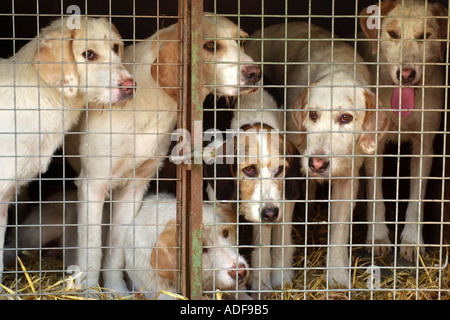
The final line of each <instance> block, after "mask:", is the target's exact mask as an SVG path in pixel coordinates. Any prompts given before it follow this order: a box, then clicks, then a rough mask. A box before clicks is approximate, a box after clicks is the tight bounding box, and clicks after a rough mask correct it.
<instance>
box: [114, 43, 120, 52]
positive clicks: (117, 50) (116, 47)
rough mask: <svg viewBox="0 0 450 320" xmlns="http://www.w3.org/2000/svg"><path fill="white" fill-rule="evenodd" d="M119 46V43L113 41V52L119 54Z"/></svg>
mask: <svg viewBox="0 0 450 320" xmlns="http://www.w3.org/2000/svg"><path fill="white" fill-rule="evenodd" d="M119 48H120V47H119V45H118V44H117V43H115V44H114V46H113V51H114V53H115V54H119Z"/></svg>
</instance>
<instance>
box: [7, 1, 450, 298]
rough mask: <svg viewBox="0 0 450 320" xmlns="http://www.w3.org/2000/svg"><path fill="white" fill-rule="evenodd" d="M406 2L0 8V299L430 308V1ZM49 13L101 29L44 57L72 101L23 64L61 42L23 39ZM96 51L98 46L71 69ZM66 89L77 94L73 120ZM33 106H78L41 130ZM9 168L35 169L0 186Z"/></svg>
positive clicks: (433, 125) (438, 257)
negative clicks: (98, 22) (50, 100)
mask: <svg viewBox="0 0 450 320" xmlns="http://www.w3.org/2000/svg"><path fill="white" fill-rule="evenodd" d="M415 3H416V2H414V1H412V0H399V1H396V2H394V1H389V0H384V1H373V0H372V1H370V0H355V1H339V0H323V1H322V0H320V1H311V0H305V1H293V0H290V1H289V0H285V1H282V2H280V1H272V0H270V1H269V0H258V1H240V0H233V1H217V0H202V1H197V0H192V1H184V0H183V1H182V0H179V1H174V0H169V1H159V0H155V1H141V0H133V1H116V0H104V1H96V2H88V1H82V0H72V1H63V0H55V1H46V2H45V3H44V2H42V1H34V0H11V1H8V2H5V3H4V4H3V6H2V8H1V9H0V10H1V11H0V24H1V26H2V28H0V30H1V31H0V32H1V34H0V41H1V46H0V50H1V55H0V56H1V57H2V58H5V60H1V62H2V63H1V64H0V69H1V70H4V74H3V76H2V77H4V78H5V79H6V80H0V91H1V92H3V93H4V95H3V96H5V97H6V98H5V100H8V99H9V101H8V102H4V103H3V102H0V110H1V111H2V113H3V114H4V115H5V117H4V119H6V121H5V122H0V123H3V125H2V126H3V128H2V130H1V132H0V137H1V136H3V137H4V140H3V141H12V144H13V145H14V147H13V149H12V150H13V151H12V152H11V154H8V152H9V151H8V149H6V148H5V151H4V152H3V151H0V153H1V155H2V158H3V159H4V160H5V162H4V165H3V166H4V168H7V165H6V164H7V161H8V160H9V161H13V162H12V163H13V165H12V168H13V169H8V170H10V171H11V172H13V175H12V176H13V178H9V177H8V176H7V175H5V176H2V177H1V180H2V181H3V182H5V185H6V184H7V183H9V184H11V185H13V187H12V189H11V190H12V191H11V192H12V193H11V192H10V194H14V196H11V195H10V194H7V192H5V194H4V195H2V199H1V201H2V203H3V205H2V208H8V224H7V228H6V227H5V228H4V229H6V235H5V248H4V250H3V253H2V254H3V255H4V262H5V267H4V271H3V280H2V282H1V286H2V289H3V292H2V294H1V298H2V299H12V300H15V299H23V300H26V299H36V298H39V299H65V300H70V299H90V298H94V299H134V300H138V299H154V298H164V299H167V298H175V299H177V298H179V299H182V298H186V297H188V298H191V299H200V298H204V297H205V296H206V297H207V298H209V299H243V298H248V297H251V298H254V299H258V300H259V299H275V300H322V299H350V300H376V299H384V300H386V299H389V300H390V299H394V300H403V299H405V300H406V299H416V300H421V299H434V300H445V299H448V296H449V287H448V284H449V279H448V277H449V268H448V245H447V242H448V236H449V235H448V230H447V228H448V212H447V211H448V209H447V208H446V206H448V205H447V202H448V198H449V196H448V190H447V189H448V186H447V184H448V182H447V180H448V178H447V176H448V171H447V170H448V169H447V168H448V164H446V162H447V160H446V159H447V150H446V145H447V139H446V133H447V122H448V121H447V115H446V107H447V92H448V55H447V52H448V24H447V22H448V13H447V8H448V1H445V0H440V1H426V0H425V1H422V2H421V1H418V3H420V5H417V6H416V7H419V8H420V9H417V8H416V9H415V11H414V10H412V11H411V10H410V7H411V6H413V4H415ZM373 5H377V7H373ZM371 6H372V7H371ZM369 8H371V9H369ZM377 8H379V9H377ZM424 8H425V9H424ZM377 10H379V11H377ZM378 14H379V16H378ZM389 14H391V16H388V15H389ZM62 17H66V19H69V20H70V22H71V23H75V24H76V23H79V25H78V26H76V27H75V28H72V29H70V30H73V29H75V30H78V29H80V30H81V29H83V28H84V26H88V22H87V20H86V17H89V18H105V19H104V28H105V30H107V32H105V33H100V27H98V28H91V29H89V30H88V31H89V32H88V31H85V32H86V33H85V34H82V35H80V36H79V38H77V41H79V43H81V45H80V46H81V47H82V49H80V50H81V51H80V53H81V55H80V54H79V56H78V57H75V60H71V61H67V60H66V58H65V57H66V56H65V55H64V54H65V53H67V52H66V50H67V48H69V50H71V48H70V47H67V46H63V48H62V50H61V49H60V50H59V53H60V56H61V57H64V58H61V57H58V58H59V60H56V63H55V61H51V62H53V63H54V64H55V65H60V66H62V71H61V70H60V71H59V74H58V75H57V77H56V78H57V79H58V80H61V79H64V76H65V74H66V72H69V71H70V68H71V67H72V66H75V67H76V68H78V70H79V72H80V74H84V76H83V77H85V78H86V79H87V80H85V78H83V79H81V76H80V82H79V83H78V84H76V85H73V86H72V85H71V84H70V83H64V81H63V82H62V83H61V82H60V83H58V84H52V83H49V82H48V79H47V78H44V77H43V75H42V74H43V73H44V72H45V67H46V66H47V65H51V62H48V61H47V62H45V61H40V60H39V58H40V57H41V55H42V54H45V50H42V48H43V46H45V45H46V43H47V44H48V43H49V42H50V43H51V41H56V42H58V41H59V42H64V41H67V39H66V37H67V38H69V41H74V37H76V36H74V32H72V33H69V35H66V33H64V32H63V31H64V30H65V29H64V28H66V27H68V25H66V26H64V25H63V23H60V24H58V25H57V28H56V29H55V30H56V31H59V35H58V36H55V35H54V34H52V36H50V37H49V36H48V34H47V33H46V32H45V31H43V28H45V27H47V26H48V25H50V23H51V21H53V20H57V19H59V18H62ZM77 19H78V20H77ZM365 19H366V20H365ZM377 19H378V20H377ZM66 21H67V20H64V23H66ZM367 21H368V22H367ZM378 21H381V24H380V25H377V23H378ZM386 21H390V22H391V23H390V24H388V23H385V22H386ZM411 21H413V22H411ZM367 23H370V24H371V25H370V28H369V24H367ZM174 24H176V25H175V26H173V25H174ZM364 25H365V26H367V28H364ZM386 25H387V26H388V27H386ZM412 26H413V27H414V28H413V27H412ZM386 28H387V29H386ZM364 29H366V30H364ZM412 29H414V30H413V31H411V30H412ZM83 30H84V29H83ZM102 30H103V29H102ZM116 30H117V33H118V34H120V36H121V38H122V41H123V44H124V47H125V49H121V48H116V47H115V45H116V44H120V41H119V40H117V38H116V37H115V36H114V34H115V33H116ZM258 30H262V31H261V32H259V33H258ZM241 31H242V32H241ZM61 32H63V33H62V34H61ZM411 34H413V36H412V37H411ZM36 36H37V37H40V38H39V40H40V42H36V38H35V37H36ZM371 36H372V38H371ZM408 37H410V38H408ZM33 41H35V42H34V43H40V44H39V45H36V44H35V47H36V48H37V47H38V49H36V51H37V53H36V56H34V55H31V56H30V57H31V58H28V59H25V60H23V58H22V57H23V55H21V54H20V53H21V52H23V51H21V50H23V48H26V46H27V45H28V46H31V45H29V44H30V43H33ZM97 43H103V44H104V47H107V48H108V49H107V50H106V53H103V52H94V53H95V58H96V59H95V61H90V60H89V54H90V52H91V51H92V50H91V47H90V46H91V45H95V44H97ZM393 44H395V46H396V47H395V49H392V47H393ZM389 45H390V46H391V47H389ZM100 47H101V46H99V48H100ZM52 48H53V47H52ZM101 48H103V47H101ZM367 48H369V49H367ZM430 48H431V49H430ZM371 49H373V51H372V54H371V55H369V54H368V55H367V56H364V53H367V52H369V53H370V52H371ZM53 50H54V51H55V52H58V49H56V50H55V49H54V48H53ZM96 50H97V49H96ZM98 50H101V49H98ZM121 50H124V55H123V51H121ZM364 50H365V51H364ZM367 50H368V51H367ZM389 50H390V51H389ZM433 50H434V51H433ZM74 52H75V51H74ZM102 54H103V56H104V60H102V57H103V56H102ZM388 54H390V56H387V57H386V55H388ZM121 55H122V56H123V58H122V60H121V61H118V60H117V59H116V60H114V58H115V57H116V56H121ZM368 56H370V57H371V59H368ZM411 56H413V58H411ZM7 57H12V58H11V60H6V58H7ZM82 58H83V59H82ZM36 59H37V60H36ZM302 59H303V60H302ZM346 59H347V60H346ZM408 59H410V60H408ZM411 59H412V60H411ZM58 62H59V64H58ZM1 65H4V66H6V67H5V68H3V69H2V67H1ZM121 65H123V66H124V67H125V68H126V69H127V70H128V72H129V75H130V77H132V78H133V80H130V79H128V80H127V81H128V82H126V81H125V80H124V78H126V76H124V75H123V74H122V78H120V76H118V75H117V74H116V73H120V70H119V71H117V70H118V69H120V66H121ZM21 66H24V67H27V66H28V67H29V68H30V69H35V70H36V71H35V73H34V74H31V73H29V74H27V75H24V73H22V72H21V69H20V68H21ZM93 66H97V67H98V68H102V67H103V68H104V70H103V71H101V72H103V73H100V76H99V77H97V74H96V72H97V69H95V68H94V67H93ZM395 67H398V69H394V68H395ZM6 68H10V69H8V70H7V69H6ZM105 70H106V71H105ZM236 70H238V71H236ZM243 70H244V71H243ZM391 70H394V71H391ZM41 71H42V74H41ZM441 71H442V77H437V79H438V80H436V74H437V72H441ZM327 72H328V73H327ZM389 72H390V73H389ZM318 74H319V75H320V76H317V75H318ZM36 75H37V78H38V79H41V80H38V81H37V82H36V81H34V79H31V78H33V77H36ZM327 75H329V76H330V77H329V78H326V76H327ZM26 77H28V79H26ZM23 78H25V79H23ZM97 79H98V80H97ZM117 79H119V80H117ZM148 79H153V80H151V81H150V80H148ZM324 79H325V80H327V79H328V80H329V82H326V81H324ZM386 79H387V80H386ZM430 79H431V80H430ZM328 80H327V81H328ZM82 81H85V82H84V83H82ZM95 81H99V82H95ZM114 81H115V82H114ZM130 81H133V82H130ZM346 81H347V82H346ZM70 88H77V89H78V91H80V92H81V91H83V96H82V98H80V99H79V100H80V101H78V107H77V108H76V109H77V110H75V111H73V110H71V109H70V108H71V103H72V102H71V100H70V95H66V94H65V91H64V90H66V89H70ZM27 89H29V90H32V91H33V90H34V91H33V92H35V94H36V95H37V98H36V99H37V100H33V99H30V100H23V99H22V98H23V97H22V95H21V94H20V92H21V91H22V90H27ZM94 89H99V90H100V89H104V90H105V91H106V92H107V94H106V95H105V98H103V102H102V103H98V101H96V99H97V100H98V99H101V97H100V94H98V93H97V91H94ZM45 90H55V91H58V90H59V93H60V94H59V95H58V96H57V98H56V102H57V106H56V107H55V106H54V105H53V106H49V105H47V104H46V102H45V99H44V98H45V94H46V91H45ZM89 90H92V92H95V93H92V94H90V92H89ZM389 90H391V91H392V92H395V93H396V96H395V95H394V96H393V97H391V96H390V95H389V97H387V98H386V96H387V95H386V92H390V91H389ZM61 92H62V93H63V94H61ZM117 92H120V95H122V96H121V97H120V98H118V99H119V100H121V101H114V98H113V96H114V94H117ZM342 92H346V95H344V94H342ZM8 95H9V96H8ZM124 96H125V97H124ZM341 99H344V100H345V103H342V101H341ZM408 99H409V100H408ZM411 99H412V100H413V101H414V108H412V107H411V106H410V101H411ZM116 100H117V99H116ZM0 101H1V100H0ZM11 101H13V102H11ZM36 101H38V102H36ZM429 101H432V102H433V103H436V105H435V106H434V105H433V106H429V105H427V103H428V102H429ZM321 103H322V104H321ZM21 104H25V105H21ZM389 105H390V106H389ZM34 108H37V109H34ZM48 108H54V109H50V110H53V112H55V113H58V112H59V113H61V115H62V116H61V117H62V118H63V119H65V118H67V121H69V118H70V119H71V112H78V113H77V116H75V117H74V118H75V120H73V122H74V123H72V124H71V125H70V126H69V125H68V124H64V123H63V122H61V123H56V121H58V120H57V118H55V117H54V118H51V119H53V120H51V121H50V122H49V124H47V123H46V121H47V122H48V119H47V117H46V116H44V115H46V111H48ZM11 110H14V111H11ZM17 110H22V111H25V112H27V111H28V112H29V113H30V114H31V116H29V119H30V120H28V121H29V122H30V123H29V124H28V123H25V125H27V126H29V127H25V129H23V127H22V124H21V122H20V121H24V120H23V119H22V118H20V117H19V114H20V112H19V113H18V112H17ZM35 110H37V111H35ZM8 117H9V118H8ZM77 117H79V121H78V122H77V123H75V122H76V120H77V119H78V118H77ZM336 117H338V118H336ZM413 117H414V118H413ZM369 118H370V119H371V121H372V122H373V123H372V126H370V125H369V120H364V119H369ZM8 119H13V120H8ZM124 119H125V120H124ZM411 119H415V120H414V121H415V122H414V121H411ZM428 119H431V120H428ZM59 121H61V120H59ZM295 121H297V122H295ZM52 122H53V123H52ZM55 123H56V126H55V127H54V129H50V131H49V130H48V129H47V127H46V126H47V125H50V124H52V125H55ZM36 124H37V127H36ZM5 128H10V129H5ZM21 130H23V131H21ZM366 131H367V132H366ZM363 135H366V136H367V137H368V138H367V139H369V140H370V141H373V144H372V145H369V147H371V148H372V149H373V150H372V149H371V150H370V151H367V149H364V150H365V151H366V152H364V150H363V151H361V150H362V149H361V148H364V146H361V145H360V140H362V139H363V138H361V136H363ZM21 136H22V138H23V137H25V139H24V141H22V140H21V139H22V138H21ZM50 136H52V137H53V136H58V137H59V139H60V140H59V143H55V144H54V145H55V147H54V149H50V148H47V145H45V142H46V139H49V137H50ZM62 136H65V138H62ZM366 136H364V137H365V138H366ZM11 137H12V138H11ZM365 138H364V139H365ZM7 139H12V140H7ZM33 139H37V140H33ZM31 141H35V142H31ZM74 141H75V142H74ZM4 144H5V143H4ZM317 146H320V148H318V147H317ZM346 146H347V147H348V148H347V149H345V147H346ZM25 147H26V148H30V149H31V150H33V149H34V150H35V151H34V153H33V152H31V154H28V155H26V154H25V153H23V154H21V151H22V150H21V148H25ZM366 147H367V146H366ZM369 147H367V148H369ZM369 149H370V148H369ZM0 150H3V149H2V148H0ZM430 150H431V151H430ZM27 157H28V158H30V159H34V160H36V161H37V162H38V166H39V167H40V166H43V167H44V170H37V171H36V172H35V174H29V175H25V176H21V175H20V170H22V167H21V165H20V161H21V159H28V158H27ZM50 158H52V160H51V163H50V164H49V167H48V170H45V169H46V168H45V164H46V163H47V161H49V159H50ZM0 163H3V162H0ZM380 168H381V172H380ZM344 169H345V170H347V171H346V172H345V173H343V172H344V171H342V170H344ZM8 170H7V169H5V170H4V171H8ZM339 170H341V171H339ZM335 172H336V173H335ZM349 172H350V173H349ZM327 174H328V175H327ZM371 190H372V191H371ZM416 193H417V194H416ZM7 196H10V198H8V197H7ZM99 208H100V209H99ZM411 211H414V212H413V213H411ZM2 228H3V227H2ZM405 228H406V230H409V231H408V232H406V231H405V232H404V230H405ZM371 230H377V231H378V233H377V232H372V231H371ZM383 232H384V233H383ZM408 237H409V240H411V238H412V240H411V241H409V242H408V240H405V238H408ZM80 239H81V240H80Z"/></svg>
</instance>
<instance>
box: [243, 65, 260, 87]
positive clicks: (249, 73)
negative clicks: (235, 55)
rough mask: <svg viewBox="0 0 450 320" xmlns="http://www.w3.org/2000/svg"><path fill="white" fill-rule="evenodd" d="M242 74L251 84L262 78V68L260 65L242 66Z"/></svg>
mask: <svg viewBox="0 0 450 320" xmlns="http://www.w3.org/2000/svg"><path fill="white" fill-rule="evenodd" d="M242 76H243V77H244V79H245V81H246V82H247V83H249V84H255V83H257V82H258V81H259V80H261V68H260V67H258V66H245V67H243V68H242Z"/></svg>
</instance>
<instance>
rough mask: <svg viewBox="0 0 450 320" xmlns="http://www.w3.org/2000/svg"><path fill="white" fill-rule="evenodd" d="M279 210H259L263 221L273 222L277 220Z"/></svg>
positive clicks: (273, 208)
mask: <svg viewBox="0 0 450 320" xmlns="http://www.w3.org/2000/svg"><path fill="white" fill-rule="evenodd" d="M278 213H279V209H278V208H277V207H264V208H263V209H262V210H261V217H262V219H263V221H268V222H270V221H275V220H277V218H278Z"/></svg>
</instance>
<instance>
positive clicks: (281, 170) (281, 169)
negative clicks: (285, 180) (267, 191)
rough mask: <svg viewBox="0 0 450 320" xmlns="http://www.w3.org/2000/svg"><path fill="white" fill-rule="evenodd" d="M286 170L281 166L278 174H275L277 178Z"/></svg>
mask: <svg viewBox="0 0 450 320" xmlns="http://www.w3.org/2000/svg"><path fill="white" fill-rule="evenodd" d="M283 170H284V166H279V167H278V169H277V172H275V177H278V176H279V175H280V174H281V173H282V172H283Z"/></svg>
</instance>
